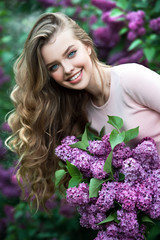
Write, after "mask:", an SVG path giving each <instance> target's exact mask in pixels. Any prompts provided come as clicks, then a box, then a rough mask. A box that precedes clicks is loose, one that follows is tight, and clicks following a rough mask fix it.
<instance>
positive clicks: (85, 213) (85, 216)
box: [78, 205, 106, 230]
mask: <svg viewBox="0 0 160 240" xmlns="http://www.w3.org/2000/svg"><path fill="white" fill-rule="evenodd" d="M78 211H79V213H80V215H81V218H80V224H81V226H82V227H86V228H92V229H93V230H101V229H102V228H103V226H102V225H97V224H98V223H99V222H101V221H103V220H104V219H105V218H106V214H105V213H103V212H101V211H98V209H96V211H94V212H91V211H90V207H89V205H86V206H82V207H79V209H78Z"/></svg>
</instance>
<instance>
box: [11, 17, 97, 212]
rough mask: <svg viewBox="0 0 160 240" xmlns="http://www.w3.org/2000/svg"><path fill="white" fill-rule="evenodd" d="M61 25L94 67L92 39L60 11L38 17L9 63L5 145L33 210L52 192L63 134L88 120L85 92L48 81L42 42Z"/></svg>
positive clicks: (80, 128) (81, 127)
mask: <svg viewBox="0 0 160 240" xmlns="http://www.w3.org/2000/svg"><path fill="white" fill-rule="evenodd" d="M66 27H67V28H70V29H71V30H72V31H73V34H74V36H75V37H76V38H77V39H79V40H80V41H81V42H82V43H83V44H85V45H87V46H90V47H91V49H92V52H91V59H92V61H93V63H95V65H96V63H97V62H98V59H97V56H96V53H95V51H94V47H93V42H92V40H91V38H90V37H89V36H88V34H87V33H86V32H85V31H84V30H83V29H81V28H80V27H79V26H78V25H77V24H76V22H75V21H73V20H72V19H70V18H69V17H67V16H66V15H64V14H61V13H47V14H43V15H42V16H40V18H39V20H38V21H37V22H36V23H35V25H34V26H33V28H32V30H31V32H30V33H29V35H28V38H27V40H26V43H25V45H24V49H23V52H22V54H21V56H20V57H19V58H18V59H17V61H16V63H15V65H14V72H15V80H16V85H15V87H14V89H13V91H12V93H11V99H12V101H13V104H14V107H15V109H14V112H13V113H12V114H11V115H10V116H9V119H8V123H9V126H10V127H11V129H12V132H13V134H12V135H11V136H10V138H9V139H8V140H7V145H8V146H9V147H10V149H11V150H13V151H15V152H16V153H17V154H18V155H19V157H20V160H19V164H18V171H17V177H18V179H19V181H20V182H21V187H22V189H23V190H24V191H25V190H26V192H27V193H26V199H27V201H28V202H29V203H30V204H31V205H34V206H35V207H37V208H39V206H40V205H42V206H45V203H46V201H47V200H48V199H49V198H50V197H51V196H52V195H53V193H54V190H55V189H54V188H55V187H54V182H53V177H54V173H55V171H56V170H57V169H58V168H59V165H58V159H57V158H56V156H55V154H54V149H55V147H56V146H57V145H58V144H59V143H60V141H61V140H62V138H63V137H65V136H67V135H78V134H80V133H82V132H83V131H84V127H85V124H86V122H87V115H86V105H87V102H88V98H89V96H88V93H87V92H86V91H76V90H71V89H65V88H64V87H62V86H60V85H58V84H57V83H56V82H55V81H53V80H52V81H51V77H50V76H49V73H48V70H47V69H46V66H45V64H44V61H43V59H42V56H41V48H42V46H43V45H44V44H46V43H47V42H48V41H49V40H50V38H51V37H52V36H53V35H54V34H56V33H57V31H58V30H59V29H60V30H62V29H64V28H66ZM73 103H74V104H73ZM79 103H81V104H79ZM64 183H65V184H67V180H64Z"/></svg>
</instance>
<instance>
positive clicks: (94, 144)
mask: <svg viewBox="0 0 160 240" xmlns="http://www.w3.org/2000/svg"><path fill="white" fill-rule="evenodd" d="M88 151H89V152H90V153H92V154H94V155H96V156H102V155H105V156H106V155H107V153H108V151H107V149H106V145H105V143H104V142H103V141H100V140H94V141H89V147H88Z"/></svg>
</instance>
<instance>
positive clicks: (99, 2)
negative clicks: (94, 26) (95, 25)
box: [91, 0, 116, 12]
mask: <svg viewBox="0 0 160 240" xmlns="http://www.w3.org/2000/svg"><path fill="white" fill-rule="evenodd" d="M91 3H92V4H93V5H94V6H96V7H98V8H99V9H101V10H102V11H103V12H105V11H110V10H111V9H113V8H115V7H116V3H115V2H112V1H109V0H91Z"/></svg>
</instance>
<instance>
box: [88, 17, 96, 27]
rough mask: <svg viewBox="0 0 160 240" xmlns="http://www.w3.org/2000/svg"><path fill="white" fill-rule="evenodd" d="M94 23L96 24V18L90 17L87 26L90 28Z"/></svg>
mask: <svg viewBox="0 0 160 240" xmlns="http://www.w3.org/2000/svg"><path fill="white" fill-rule="evenodd" d="M96 22H97V17H96V16H95V15H92V16H91V17H90V19H89V25H90V26H92V25H93V24H94V23H96Z"/></svg>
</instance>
